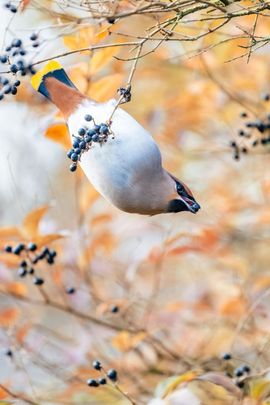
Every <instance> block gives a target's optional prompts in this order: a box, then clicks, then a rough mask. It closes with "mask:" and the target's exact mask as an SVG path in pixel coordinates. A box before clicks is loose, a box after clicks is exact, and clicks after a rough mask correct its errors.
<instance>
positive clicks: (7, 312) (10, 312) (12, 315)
mask: <svg viewBox="0 0 270 405" xmlns="http://www.w3.org/2000/svg"><path fill="white" fill-rule="evenodd" d="M18 316H19V310H18V309H16V308H6V309H3V310H2V311H0V325H1V326H3V327H5V328H7V327H9V326H10V325H11V324H13V323H14V322H15V321H16V320H17V318H18Z"/></svg>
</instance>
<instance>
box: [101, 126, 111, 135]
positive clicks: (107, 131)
mask: <svg viewBox="0 0 270 405" xmlns="http://www.w3.org/2000/svg"><path fill="white" fill-rule="evenodd" d="M99 132H100V133H101V134H108V133H109V128H108V126H107V125H105V124H102V125H101V126H100V130H99Z"/></svg>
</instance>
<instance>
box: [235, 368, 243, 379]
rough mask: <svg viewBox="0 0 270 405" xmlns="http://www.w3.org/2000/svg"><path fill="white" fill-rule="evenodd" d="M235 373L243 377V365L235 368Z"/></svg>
mask: <svg viewBox="0 0 270 405" xmlns="http://www.w3.org/2000/svg"><path fill="white" fill-rule="evenodd" d="M234 374H235V376H236V377H242V376H243V374H244V372H243V368H242V367H239V368H236V369H235V370H234Z"/></svg>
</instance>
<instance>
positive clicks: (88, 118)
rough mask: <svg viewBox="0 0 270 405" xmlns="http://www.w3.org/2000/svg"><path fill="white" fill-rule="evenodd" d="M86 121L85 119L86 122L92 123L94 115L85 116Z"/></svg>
mask: <svg viewBox="0 0 270 405" xmlns="http://www.w3.org/2000/svg"><path fill="white" fill-rule="evenodd" d="M84 119H85V121H92V119H93V118H92V115H90V114H86V115H85V116H84Z"/></svg>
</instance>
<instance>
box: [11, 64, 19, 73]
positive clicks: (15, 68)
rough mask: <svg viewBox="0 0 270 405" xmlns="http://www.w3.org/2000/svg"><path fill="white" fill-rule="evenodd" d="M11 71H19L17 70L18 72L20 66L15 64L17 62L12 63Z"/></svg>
mask: <svg viewBox="0 0 270 405" xmlns="http://www.w3.org/2000/svg"><path fill="white" fill-rule="evenodd" d="M10 71H11V72H12V73H17V72H18V66H17V65H15V64H13V65H11V66H10Z"/></svg>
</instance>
